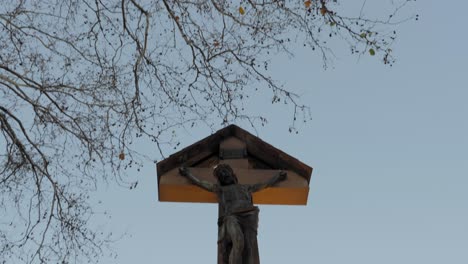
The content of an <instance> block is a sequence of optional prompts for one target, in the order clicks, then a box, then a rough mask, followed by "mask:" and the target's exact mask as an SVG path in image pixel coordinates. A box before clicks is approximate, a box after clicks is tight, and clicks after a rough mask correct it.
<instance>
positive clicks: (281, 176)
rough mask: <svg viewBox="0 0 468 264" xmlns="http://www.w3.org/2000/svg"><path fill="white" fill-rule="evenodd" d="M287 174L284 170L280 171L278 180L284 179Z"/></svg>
mask: <svg viewBox="0 0 468 264" xmlns="http://www.w3.org/2000/svg"><path fill="white" fill-rule="evenodd" d="M287 176H288V173H287V172H285V171H280V173H279V180H280V181H284V180H286V178H287Z"/></svg>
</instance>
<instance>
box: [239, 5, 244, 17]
mask: <svg viewBox="0 0 468 264" xmlns="http://www.w3.org/2000/svg"><path fill="white" fill-rule="evenodd" d="M239 13H240V14H241V15H244V14H245V10H244V8H243V7H242V6H241V7H239Z"/></svg>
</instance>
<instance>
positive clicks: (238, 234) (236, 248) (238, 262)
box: [224, 216, 244, 264]
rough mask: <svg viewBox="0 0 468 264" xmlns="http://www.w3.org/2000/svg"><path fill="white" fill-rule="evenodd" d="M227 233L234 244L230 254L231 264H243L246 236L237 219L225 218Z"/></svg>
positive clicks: (233, 217)
mask: <svg viewBox="0 0 468 264" xmlns="http://www.w3.org/2000/svg"><path fill="white" fill-rule="evenodd" d="M224 224H225V225H226V232H227V234H228V236H229V238H230V240H231V242H232V248H231V252H230V254H229V264H242V252H243V250H244V234H243V233H242V228H241V226H240V224H239V222H238V219H237V217H235V216H228V217H226V218H225V222H224Z"/></svg>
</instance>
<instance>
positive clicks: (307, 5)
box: [304, 0, 312, 8]
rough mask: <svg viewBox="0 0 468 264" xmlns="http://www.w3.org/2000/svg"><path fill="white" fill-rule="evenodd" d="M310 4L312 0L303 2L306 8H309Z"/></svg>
mask: <svg viewBox="0 0 468 264" xmlns="http://www.w3.org/2000/svg"><path fill="white" fill-rule="evenodd" d="M311 5H312V1H310V0H307V1H305V2H304V6H305V7H306V8H310V6H311Z"/></svg>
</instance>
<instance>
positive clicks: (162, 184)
mask: <svg viewBox="0 0 468 264" xmlns="http://www.w3.org/2000/svg"><path fill="white" fill-rule="evenodd" d="M189 169H190V171H191V172H192V174H194V175H195V176H197V177H198V178H199V179H201V180H204V181H209V182H212V183H216V179H215V177H214V176H213V169H212V168H197V167H194V168H189ZM233 169H234V172H235V174H236V176H237V178H238V180H239V183H240V184H256V183H260V182H265V181H267V180H268V179H270V178H271V177H273V175H275V174H276V173H278V170H259V169H241V168H233ZM286 172H287V173H288V177H287V179H286V180H285V181H283V182H280V183H279V184H277V185H275V186H273V187H269V188H267V189H264V190H262V191H259V192H256V193H254V194H253V200H254V201H253V202H254V203H255V204H282V205H306V204H307V196H308V193H309V184H308V182H307V180H306V179H305V178H303V177H301V176H299V175H298V174H296V173H295V172H293V171H286ZM159 200H160V201H165V202H199V203H217V199H216V195H215V194H214V193H210V192H208V191H206V190H203V189H201V188H200V187H198V186H195V185H194V184H192V183H191V182H189V180H188V179H186V178H185V177H182V176H181V175H179V171H178V168H176V169H172V170H170V171H168V172H166V173H165V174H164V175H161V177H160V181H159Z"/></svg>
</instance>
